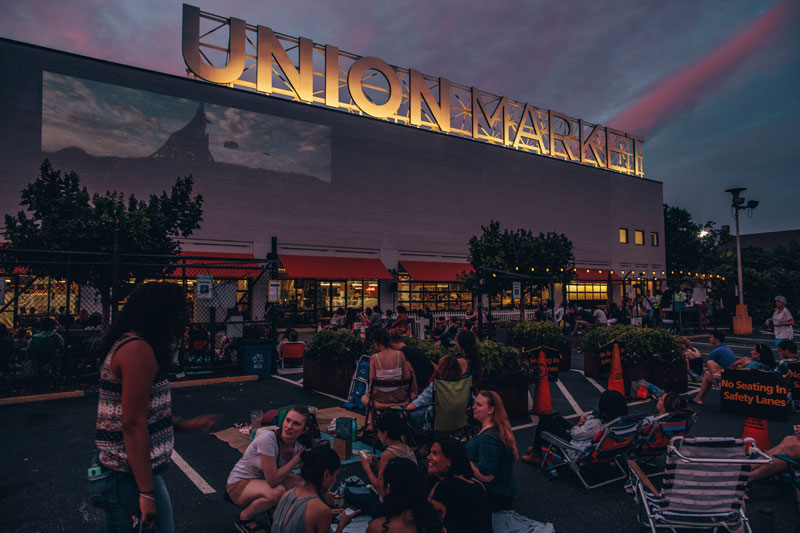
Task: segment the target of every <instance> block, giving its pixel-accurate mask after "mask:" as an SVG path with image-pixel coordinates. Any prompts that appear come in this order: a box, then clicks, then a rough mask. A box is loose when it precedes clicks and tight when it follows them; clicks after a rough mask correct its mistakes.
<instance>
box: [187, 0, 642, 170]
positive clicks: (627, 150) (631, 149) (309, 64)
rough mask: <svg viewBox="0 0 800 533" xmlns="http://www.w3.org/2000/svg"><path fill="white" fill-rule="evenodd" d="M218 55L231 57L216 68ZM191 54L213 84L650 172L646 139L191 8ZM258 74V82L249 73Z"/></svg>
mask: <svg viewBox="0 0 800 533" xmlns="http://www.w3.org/2000/svg"><path fill="white" fill-rule="evenodd" d="M204 23H205V27H202V28H201V25H202V24H204ZM218 31H223V32H224V31H227V32H228V35H227V37H228V48H227V49H226V48H222V47H220V46H219V45H218V44H213V43H212V42H210V41H211V39H212V37H211V36H212V35H213V34H215V32H218ZM248 32H249V33H248ZM203 39H206V40H208V41H209V42H204V41H203ZM214 42H216V43H218V42H219V40H218V39H217V40H214ZM208 51H211V52H213V53H206V52H208ZM220 52H224V53H225V57H226V61H227V63H226V64H225V65H223V66H219V67H215V66H214V64H213V62H212V61H211V59H210V58H212V57H214V54H217V55H219V53H220ZM183 58H184V61H185V62H186V66H187V67H188V72H189V75H190V76H195V77H197V78H201V79H203V80H206V81H210V82H213V83H219V84H224V85H230V86H233V87H239V88H244V89H248V90H253V91H257V92H259V93H262V94H266V95H269V96H273V97H274V96H277V97H280V98H289V99H292V100H295V101H299V102H305V103H308V104H312V105H319V106H327V107H330V108H333V109H338V110H340V111H344V112H347V113H352V114H357V115H367V116H370V117H374V118H378V119H381V120H386V121H389V122H394V123H395V124H402V125H406V126H413V127H417V128H422V129H426V130H430V131H435V132H438V133H442V134H446V135H455V136H458V137H464V138H467V139H472V140H477V141H482V142H486V143H490V144H499V145H502V146H504V147H506V148H509V149H512V150H519V151H523V152H531V153H535V154H538V155H541V156H546V157H553V158H558V159H563V160H566V161H574V162H578V163H581V164H584V165H590V166H594V167H598V168H605V169H608V170H613V171H615V172H621V173H624V174H630V175H633V176H644V170H643V157H642V145H643V143H644V140H643V139H641V138H639V137H636V136H633V135H630V134H628V133H624V132H621V131H616V130H612V129H610V128H606V127H603V126H601V125H599V124H589V123H585V122H584V121H583V120H578V119H575V118H572V117H570V116H568V115H565V114H563V113H558V112H556V111H552V110H546V109H539V108H537V107H534V106H533V105H531V104H528V103H523V102H517V101H514V100H511V99H509V98H507V97H505V96H497V95H494V94H490V93H486V92H483V91H480V90H478V89H476V88H475V87H468V86H465V85H460V84H457V83H452V82H450V81H449V80H447V79H445V78H437V77H434V76H428V75H426V74H422V73H421V72H419V71H417V70H413V69H406V68H399V67H393V66H391V65H389V64H388V63H386V62H385V61H383V60H382V59H379V58H377V57H361V56H357V55H355V54H351V53H348V52H343V51H341V50H339V49H338V48H337V47H335V46H332V45H329V44H326V45H321V44H315V43H314V42H313V41H311V39H307V38H305V37H300V38H297V37H290V36H286V35H282V34H280V33H278V34H276V33H274V32H273V31H272V30H271V29H270V28H267V27H265V26H252V25H251V26H247V25H246V24H245V22H244V21H243V20H240V19H236V18H224V17H220V16H219V15H214V14H211V13H206V12H203V11H200V9H198V8H196V7H194V6H190V5H186V4H184V6H183ZM248 60H249V61H250V63H249V64H248V63H247V61H248ZM315 62H316V63H317V65H323V64H324V66H325V67H324V69H320V70H317V71H315V70H314V63H315ZM253 71H255V80H253V76H252V75H249V76H245V73H252V72H253ZM370 71H374V72H370ZM377 73H380V74H381V75H382V77H383V78H385V83H384V80H382V79H381V76H378V75H377ZM315 86H316V88H317V89H316V92H315V90H314V87H315ZM437 88H438V93H439V94H438V98H437V96H436V95H435V91H436V90H437ZM384 95H385V98H386V101H383V97H384ZM451 104H452V105H451ZM426 108H427V109H426ZM489 109H491V110H492V111H491V112H489Z"/></svg>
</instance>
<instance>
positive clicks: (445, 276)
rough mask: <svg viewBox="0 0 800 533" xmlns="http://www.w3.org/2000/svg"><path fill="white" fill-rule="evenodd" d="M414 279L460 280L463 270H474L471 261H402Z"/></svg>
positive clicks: (401, 264) (402, 264)
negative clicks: (459, 276)
mask: <svg viewBox="0 0 800 533" xmlns="http://www.w3.org/2000/svg"><path fill="white" fill-rule="evenodd" d="M400 266H402V267H403V268H404V269H405V271H406V272H408V274H409V276H411V279H413V280H414V281H458V278H457V276H458V275H459V274H461V273H462V272H464V271H466V272H468V273H469V272H472V271H473V269H472V265H470V264H469V263H442V262H438V261H437V262H434V261H406V260H403V261H400Z"/></svg>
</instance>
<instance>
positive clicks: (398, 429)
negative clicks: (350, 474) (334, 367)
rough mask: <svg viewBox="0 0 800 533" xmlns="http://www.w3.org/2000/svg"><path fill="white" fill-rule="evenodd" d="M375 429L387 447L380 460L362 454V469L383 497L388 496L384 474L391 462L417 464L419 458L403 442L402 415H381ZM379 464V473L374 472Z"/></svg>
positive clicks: (370, 455) (391, 413)
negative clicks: (403, 460)
mask: <svg viewBox="0 0 800 533" xmlns="http://www.w3.org/2000/svg"><path fill="white" fill-rule="evenodd" d="M375 429H376V430H377V431H378V438H379V439H380V441H381V444H383V445H384V446H386V449H385V450H383V453H382V454H381V458H380V460H379V459H378V458H377V457H375V456H374V455H372V454H368V453H361V454H359V455H360V456H361V467H362V468H363V469H364V473H365V474H366V476H367V479H369V482H370V483H371V484H372V486H373V487H375V490H376V491H378V494H380V495H381V496H385V495H386V485H385V483H384V478H383V472H384V470H385V469H386V465H387V464H389V461H391V460H393V459H395V458H397V457H401V458H404V459H408V460H409V461H412V462H413V463H414V464H417V457H416V455H414V450H413V449H411V446H409V445H408V444H406V443H405V442H403V421H402V419H401V418H400V415H398V414H397V413H393V412H387V413H383V414H381V415H380V416H379V417H378V418H377V419H376V420H375ZM374 464H377V468H378V473H377V475H375V473H374V472H373V471H372V465H374Z"/></svg>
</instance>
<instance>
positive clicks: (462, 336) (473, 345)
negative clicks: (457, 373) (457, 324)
mask: <svg viewBox="0 0 800 533" xmlns="http://www.w3.org/2000/svg"><path fill="white" fill-rule="evenodd" d="M456 348H457V349H458V352H459V353H460V354H461V355H462V356H464V359H465V360H466V363H467V370H466V372H462V373H463V374H471V375H472V386H473V387H475V389H476V390H477V389H479V388H480V385H481V378H482V375H483V365H482V364H481V358H480V355H479V354H478V339H477V338H476V337H475V334H474V333H472V332H471V331H470V330H468V329H462V330H461V331H459V332H458V335H456Z"/></svg>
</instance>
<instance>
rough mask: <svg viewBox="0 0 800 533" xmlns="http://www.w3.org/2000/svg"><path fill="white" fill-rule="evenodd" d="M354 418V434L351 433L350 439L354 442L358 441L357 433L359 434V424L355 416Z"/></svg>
mask: <svg viewBox="0 0 800 533" xmlns="http://www.w3.org/2000/svg"><path fill="white" fill-rule="evenodd" d="M352 420H353V431H352V434H351V435H350V439H351V440H352V441H353V442H355V441H356V435H357V434H358V424H357V423H356V419H355V418H353V419H352Z"/></svg>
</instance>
